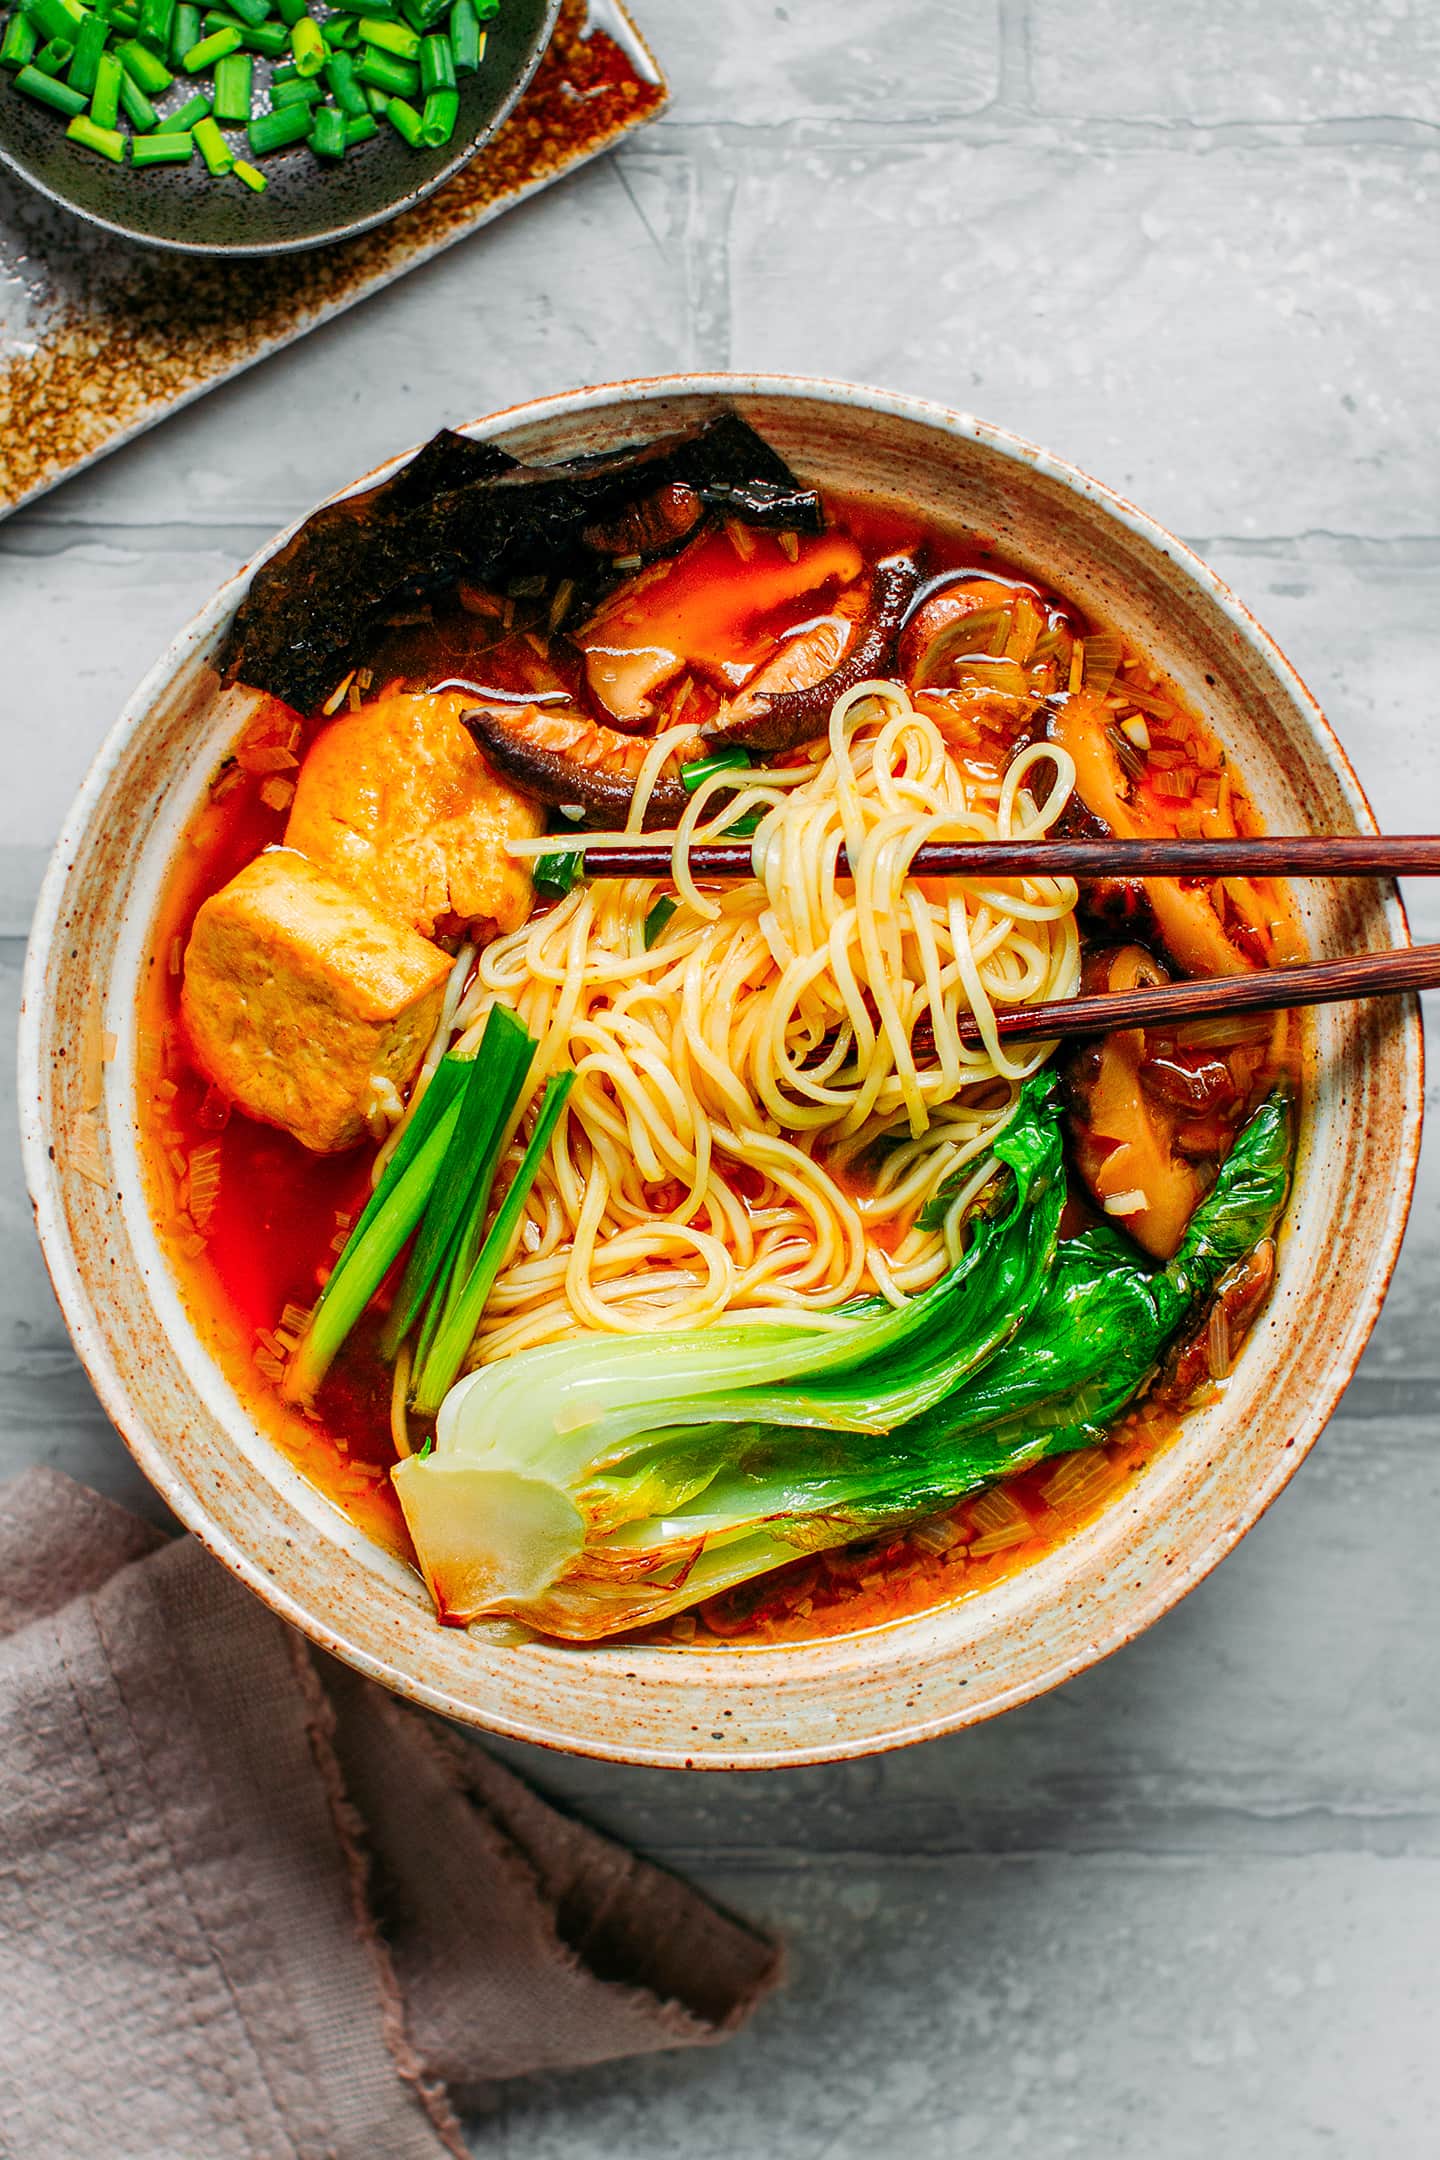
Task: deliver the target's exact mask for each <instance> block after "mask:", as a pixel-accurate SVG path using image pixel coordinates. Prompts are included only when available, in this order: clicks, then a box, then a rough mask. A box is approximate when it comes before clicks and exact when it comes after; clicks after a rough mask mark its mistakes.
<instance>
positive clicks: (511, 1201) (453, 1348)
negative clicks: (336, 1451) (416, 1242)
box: [410, 1072, 575, 1417]
mask: <svg viewBox="0 0 1440 2160" xmlns="http://www.w3.org/2000/svg"><path fill="white" fill-rule="evenodd" d="M574 1084H575V1075H574V1073H573V1072H567V1073H559V1074H557V1075H555V1076H554V1077H552V1078H551V1079H550V1080H548V1081H547V1082H546V1084H545V1093H544V1096H543V1098H542V1099H541V1103H540V1114H539V1116H538V1117H537V1118H536V1120H535V1130H534V1132H533V1133H532V1134H531V1135H530V1141H529V1145H528V1146H527V1147H526V1150H525V1153H524V1155H523V1156H522V1157H521V1159H520V1167H519V1168H518V1170H517V1171H516V1172H515V1175H514V1177H513V1178H512V1179H511V1180H510V1185H509V1189H508V1190H507V1192H506V1194H505V1197H504V1199H503V1200H502V1201H501V1203H500V1205H499V1207H498V1208H497V1210H496V1213H495V1220H494V1221H493V1222H492V1223H491V1225H490V1228H489V1230H488V1231H487V1232H486V1234H485V1237H484V1241H483V1243H482V1244H481V1246H480V1250H479V1252H478V1253H477V1255H476V1256H475V1259H474V1261H473V1263H472V1264H471V1265H470V1266H469V1267H468V1269H464V1270H463V1272H462V1266H463V1261H464V1257H465V1255H464V1252H463V1251H462V1253H461V1254H460V1255H459V1258H458V1263H457V1266H456V1268H455V1271H454V1272H453V1274H452V1275H451V1278H450V1283H449V1287H448V1289H447V1291H446V1295H445V1302H444V1308H443V1310H442V1311H441V1314H440V1318H439V1320H438V1322H437V1324H436V1325H435V1327H434V1328H433V1330H430V1331H429V1332H430V1337H431V1339H430V1342H429V1344H428V1347H427V1346H426V1344H425V1332H426V1331H422V1335H421V1349H420V1351H419V1352H418V1353H417V1356H416V1361H415V1369H414V1371H413V1373H412V1375H411V1382H410V1389H411V1394H410V1399H411V1402H412V1404H413V1405H414V1408H415V1410H416V1411H417V1412H418V1414H419V1415H420V1416H421V1417H433V1416H434V1415H435V1413H436V1411H437V1410H438V1409H439V1408H440V1405H441V1403H442V1402H443V1401H444V1399H445V1397H446V1396H447V1395H448V1394H449V1392H450V1389H451V1388H452V1387H453V1386H454V1384H455V1381H456V1379H457V1377H458V1375H459V1372H460V1368H461V1366H462V1365H463V1364H464V1362H465V1355H466V1352H467V1351H468V1350H469V1348H470V1345H471V1343H472V1342H473V1341H474V1340H475V1330H476V1329H477V1328H478V1327H479V1325H480V1318H481V1315H482V1314H483V1312H484V1310H485V1306H486V1303H487V1301H488V1299H489V1296H490V1292H491V1290H492V1289H493V1288H494V1286H495V1277H496V1276H497V1275H498V1274H499V1272H500V1270H501V1268H502V1267H503V1266H504V1264H505V1260H506V1257H507V1255H508V1253H509V1250H510V1247H511V1245H512V1244H513V1243H514V1240H515V1235H516V1233H517V1231H518V1230H519V1228H520V1218H521V1216H522V1215H523V1214H524V1212H525V1202H526V1201H527V1200H528V1199H529V1197H530V1189H531V1187H532V1186H533V1185H534V1183H535V1180H536V1178H537V1177H538V1176H539V1174H540V1165H541V1163H542V1162H543V1161H544V1160H545V1153H546V1150H547V1149H548V1147H549V1145H550V1139H551V1135H552V1134H553V1133H554V1130H555V1127H556V1126H557V1125H558V1124H559V1122H560V1119H561V1117H562V1116H563V1114H564V1110H565V1104H566V1100H567V1098H568V1096H569V1093H570V1090H571V1088H572V1087H573V1086H574ZM467 1242H468V1241H467ZM426 1319H427V1321H428V1319H429V1314H428V1313H427V1315H426Z"/></svg>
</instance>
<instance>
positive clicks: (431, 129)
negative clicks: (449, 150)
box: [420, 90, 460, 150]
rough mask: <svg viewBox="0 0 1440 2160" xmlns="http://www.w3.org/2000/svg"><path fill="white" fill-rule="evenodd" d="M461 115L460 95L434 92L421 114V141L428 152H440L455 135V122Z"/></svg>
mask: <svg viewBox="0 0 1440 2160" xmlns="http://www.w3.org/2000/svg"><path fill="white" fill-rule="evenodd" d="M459 113H460V97H459V93H458V92H457V91H454V90H432V91H431V93H430V95H429V97H427V98H426V100H425V104H424V108H423V110H422V111H421V114H420V140H421V142H422V143H423V144H424V146H425V148H426V149H427V150H439V149H442V148H443V147H444V145H445V144H446V143H448V142H449V140H450V138H451V136H452V135H453V134H454V133H455V122H456V120H457V118H458V117H459Z"/></svg>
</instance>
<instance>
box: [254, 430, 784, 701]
mask: <svg viewBox="0 0 1440 2160" xmlns="http://www.w3.org/2000/svg"><path fill="white" fill-rule="evenodd" d="M676 483H682V484H683V485H684V486H686V487H688V488H690V489H692V490H693V491H694V493H695V494H696V495H698V496H699V497H700V498H701V500H702V502H704V503H706V504H707V505H709V504H711V503H712V502H713V503H723V504H724V506H725V508H726V511H727V514H729V515H732V516H738V517H748V518H751V519H752V520H753V521H756V522H761V523H772V522H779V523H782V524H784V525H787V526H789V527H791V528H792V529H802V528H803V529H805V530H808V531H818V530H819V529H820V526H821V523H822V514H821V510H820V502H819V497H818V496H817V495H815V494H814V493H813V491H807V490H805V489H802V488H801V487H800V485H799V483H798V481H797V480H796V478H795V476H794V474H793V473H792V472H791V471H790V469H789V467H788V466H787V465H786V464H785V462H784V460H783V459H782V458H780V457H779V456H778V455H777V454H776V452H775V451H773V450H772V449H771V448H770V446H769V445H768V443H765V442H763V441H762V440H761V438H760V437H759V436H758V435H757V434H756V433H755V431H754V429H753V428H751V427H748V426H747V425H746V423H745V422H744V421H743V420H741V419H740V418H739V416H738V415H737V414H735V413H722V414H720V415H719V416H718V417H717V418H715V419H714V420H710V421H707V422H705V423H704V424H703V425H701V426H698V427H696V428H693V429H690V430H688V431H687V432H685V433H684V434H679V435H671V436H664V437H661V438H660V439H659V440H657V441H655V442H651V443H644V444H640V445H637V446H635V447H632V448H627V449H623V450H617V451H610V452H606V453H603V454H601V455H597V456H593V457H584V458H576V459H572V460H571V461H570V462H568V463H566V464H558V465H548V466H527V465H520V464H517V463H516V462H515V460H514V459H512V458H509V457H507V456H506V455H505V453H504V452H503V451H500V450H497V449H495V448H494V447H493V446H492V445H490V444H487V443H476V442H472V441H471V440H470V439H469V438H468V437H467V436H463V435H456V434H453V433H451V432H450V431H448V430H446V431H443V432H442V433H441V434H439V435H437V436H435V437H434V439H433V440H432V441H431V442H429V443H427V444H426V445H425V447H424V448H423V449H422V450H421V451H419V452H418V453H417V455H416V456H415V457H414V458H412V459H411V461H410V463H409V464H408V465H406V466H404V467H402V469H401V470H400V471H399V472H398V473H396V474H395V475H394V476H393V478H392V479H390V480H388V481H386V482H384V483H383V484H382V485H381V486H380V487H378V488H374V489H371V490H369V491H368V492H367V493H365V494H362V495H354V496H350V497H348V498H347V499H346V500H345V501H344V502H340V503H332V504H330V505H328V506H327V507H326V508H325V509H323V510H320V511H317V512H316V514H315V516H314V517H312V518H309V519H307V520H306V522H305V524H304V525H302V526H301V528H300V530H299V531H298V532H297V533H296V534H295V536H294V538H293V539H292V540H290V541H289V542H288V543H287V544H286V546H285V547H284V548H282V549H281V551H280V553H279V554H278V555H277V556H275V557H273V558H272V560H271V561H269V562H268V563H264V564H262V566H261V567H260V569H259V570H258V571H257V572H256V573H255V577H254V579H253V581H252V583H251V588H250V591H249V593H248V595H247V596H246V599H245V601H244V602H243V604H242V606H241V608H240V610H239V613H238V614H237V616H236V620H235V625H234V628H233V630H232V632H231V635H230V638H229V640H228V642H227V645H226V649H225V653H224V656H223V671H224V675H225V678H226V680H227V681H230V682H234V681H237V680H238V681H243V682H246V683H249V684H251V685H252V686H253V687H254V688H256V689H259V690H268V691H269V692H271V694H272V695H273V696H275V697H278V698H282V699H283V700H284V701H285V703H286V704H288V705H291V706H293V707H295V709H296V710H297V711H300V712H309V711H311V710H313V709H314V707H315V706H316V705H317V704H319V703H320V701H321V700H322V699H323V698H324V697H325V696H326V695H328V693H329V692H330V691H331V690H332V689H333V688H334V685H335V683H336V682H337V681H338V680H339V678H340V676H341V675H342V674H343V672H344V669H345V666H346V664H347V661H348V659H349V657H350V656H351V655H352V654H353V652H354V648H355V646H356V645H357V643H358V642H359V641H360V640H361V639H362V638H363V636H364V634H365V632H366V631H367V629H368V628H369V627H370V626H371V625H372V624H373V623H374V622H375V621H376V620H377V619H379V618H380V617H381V616H382V615H383V614H384V613H385V612H386V611H387V610H392V609H393V608H394V607H395V606H396V605H397V604H399V603H401V602H411V601H414V600H416V599H419V598H424V597H427V596H429V595H432V594H434V593H436V592H439V591H443V590H444V589H446V588H447V587H449V586H450V585H453V584H454V583H455V582H456V581H457V580H458V579H459V578H460V577H462V576H464V577H467V578H470V579H473V580H476V581H478V582H482V583H483V582H485V581H487V580H490V579H494V578H496V577H497V576H500V575H504V576H505V577H507V578H513V577H517V576H526V575H530V574H534V573H537V572H543V573H545V574H546V575H547V576H565V575H569V576H575V577H588V578H589V579H590V580H591V581H592V582H593V580H594V579H595V578H596V576H597V575H598V574H599V573H600V570H601V564H600V562H599V560H598V559H597V557H596V554H595V552H594V551H593V550H592V549H590V548H587V546H586V544H585V540H584V533H585V531H586V528H587V527H598V526H604V525H606V524H608V523H610V522H611V521H613V520H614V519H615V518H616V517H618V516H619V514H620V513H621V512H622V511H623V510H624V509H625V508H626V507H627V506H628V505H630V504H632V503H634V502H635V501H637V499H639V498H641V497H645V496H650V495H653V494H655V493H657V492H658V491H660V490H663V489H665V488H668V487H671V486H672V485H674V484H676Z"/></svg>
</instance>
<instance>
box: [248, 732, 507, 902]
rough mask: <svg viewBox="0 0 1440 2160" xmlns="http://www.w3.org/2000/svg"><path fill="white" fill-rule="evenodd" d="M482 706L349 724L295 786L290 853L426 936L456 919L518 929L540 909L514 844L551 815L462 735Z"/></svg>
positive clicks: (311, 755) (331, 735) (314, 755)
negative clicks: (465, 718)
mask: <svg viewBox="0 0 1440 2160" xmlns="http://www.w3.org/2000/svg"><path fill="white" fill-rule="evenodd" d="M474 702H475V701H474V699H473V698H472V697H469V696H467V694H466V693H465V692H463V691H441V692H439V693H436V694H432V695H427V696H422V697H408V696H396V697H387V698H378V699H377V700H376V702H375V703H374V704H373V705H362V706H361V708H360V710H359V711H358V712H350V713H342V714H341V716H340V718H339V719H338V720H332V721H331V723H330V725H329V726H328V727H327V728H325V729H324V730H323V732H322V733H321V734H320V735H318V736H317V737H316V739H315V741H314V743H313V744H312V746H311V748H310V750H309V752H308V754H307V756H306V758H305V762H304V764H303V765H302V766H301V768H300V777H299V779H298V780H297V781H296V784H295V800H294V803H293V804H292V806H291V810H290V822H289V824H288V826H287V827H286V830H285V843H286V846H287V847H293V848H298V849H299V850H300V852H301V854H302V855H308V856H309V857H310V859H311V861H312V862H317V863H323V864H324V865H325V867H326V868H327V869H329V870H332V871H333V872H334V873H335V875H336V877H338V878H343V879H344V881H345V883H346V884H347V885H353V886H354V887H355V890H356V891H357V892H362V893H364V894H365V895H366V896H367V898H369V899H370V900H373V901H374V903H375V905H376V907H378V908H383V909H384V910H385V912H386V913H387V914H389V915H396V916H399V917H400V918H401V919H402V920H404V921H405V922H408V923H410V924H411V925H412V926H413V927H414V928H415V929H416V930H418V931H419V932H420V934H421V936H422V937H433V936H434V934H435V930H436V926H437V924H441V923H445V922H447V919H449V918H456V917H458V918H459V919H460V920H461V921H463V922H467V923H470V922H482V921H487V922H492V923H494V924H495V925H496V927H497V929H499V930H502V931H503V930H514V929H517V928H518V927H519V925H520V924H521V923H522V922H524V920H525V918H526V916H527V915H528V914H529V913H530V908H531V905H532V902H533V899H534V891H533V888H532V886H531V882H530V872H529V869H528V867H527V866H526V865H525V864H524V863H521V862H516V861H514V860H513V859H512V857H510V856H509V855H507V854H506V852H505V842H506V841H507V840H520V839H525V840H533V839H534V838H535V837H536V835H537V834H538V833H539V832H540V831H541V830H542V828H543V819H542V813H541V810H540V807H539V805H538V804H537V803H535V802H534V801H533V800H532V799H531V798H530V797H529V796H528V795H521V794H519V793H517V791H516V790H515V789H514V788H512V787H510V786H509V785H508V784H507V783H506V782H505V781H504V780H501V779H499V778H497V776H496V775H495V774H494V773H493V772H492V771H491V769H490V767H489V766H488V765H487V764H486V762H485V759H484V758H483V757H482V755H481V753H480V751H479V750H478V749H477V748H476V746H475V744H474V742H473V741H472V740H471V738H470V735H469V734H468V732H467V731H466V729H465V728H463V727H462V726H461V724H460V715H461V713H462V712H464V710H465V709H466V706H467V705H473V703H474Z"/></svg>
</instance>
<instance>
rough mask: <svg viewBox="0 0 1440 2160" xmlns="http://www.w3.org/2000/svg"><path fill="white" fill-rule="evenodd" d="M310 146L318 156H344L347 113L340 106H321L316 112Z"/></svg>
mask: <svg viewBox="0 0 1440 2160" xmlns="http://www.w3.org/2000/svg"><path fill="white" fill-rule="evenodd" d="M310 148H311V149H312V150H313V151H314V153H315V155H316V157H318V158H343V157H344V155H345V149H346V143H345V115H344V114H343V113H342V112H341V111H340V109H339V107H338V106H336V105H322V106H320V108H319V109H318V111H317V112H316V114H315V125H314V126H313V127H312V128H311V130H310Z"/></svg>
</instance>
